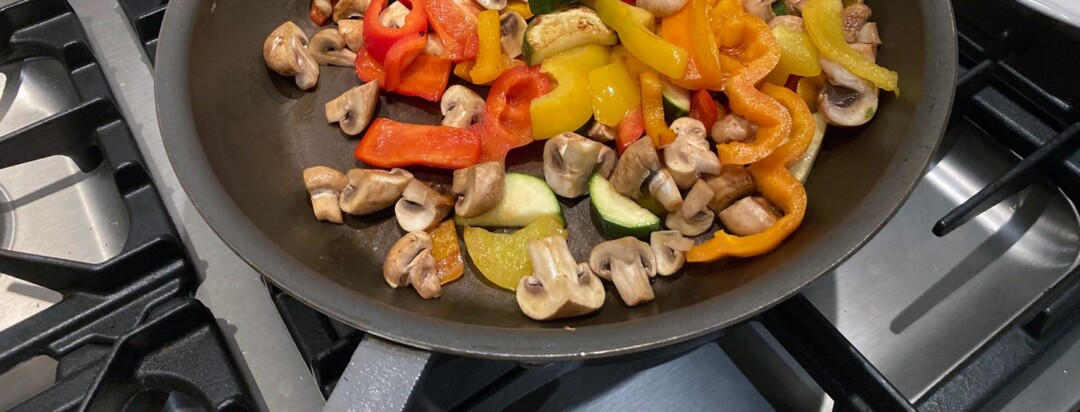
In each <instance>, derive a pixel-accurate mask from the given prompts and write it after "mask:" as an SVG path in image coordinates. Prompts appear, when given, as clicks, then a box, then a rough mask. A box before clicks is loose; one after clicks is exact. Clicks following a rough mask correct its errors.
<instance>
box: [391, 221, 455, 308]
mask: <svg viewBox="0 0 1080 412" xmlns="http://www.w3.org/2000/svg"><path fill="white" fill-rule="evenodd" d="M431 248H432V246H431V236H430V235H428V234H427V233H426V232H422V231H417V232H409V233H407V234H406V235H405V236H403V237H402V238H401V239H399V240H398V241H397V243H394V246H393V247H391V248H390V252H389V253H387V254H386V260H385V261H384V262H383V279H384V280H386V284H388V285H390V287H392V288H394V289H397V288H399V287H406V286H410V285H411V286H412V287H413V288H415V289H416V293H419V294H420V297H422V298H424V299H431V298H437V297H439V295H441V294H442V286H440V282H439V273H438V271H437V270H436V267H435V257H434V256H432V255H431Z"/></svg>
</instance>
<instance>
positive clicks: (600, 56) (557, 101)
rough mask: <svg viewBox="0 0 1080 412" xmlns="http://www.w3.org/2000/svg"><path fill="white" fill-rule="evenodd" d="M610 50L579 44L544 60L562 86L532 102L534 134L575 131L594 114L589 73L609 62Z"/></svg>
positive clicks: (543, 67)
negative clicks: (579, 45)
mask: <svg viewBox="0 0 1080 412" xmlns="http://www.w3.org/2000/svg"><path fill="white" fill-rule="evenodd" d="M609 54H610V53H609V52H608V51H607V48H605V47H602V46H600V47H590V46H588V45H586V46H581V47H575V48H573V49H570V50H567V51H564V52H562V53H559V54H556V55H554V56H551V57H549V58H547V59H545V60H544V61H543V63H540V71H541V72H542V73H546V74H548V75H550V76H551V77H554V78H555V82H556V83H558V86H556V87H555V90H552V91H551V92H550V93H548V94H545V95H543V96H540V97H539V98H537V99H536V100H533V101H532V103H531V104H530V105H529V115H530V116H531V118H532V132H533V138H534V139H537V140H540V139H547V138H549V137H551V136H555V135H557V134H559V133H565V132H572V131H574V130H577V129H579V128H581V126H584V125H585V123H587V122H588V121H589V119H590V118H592V115H593V109H592V99H591V98H590V94H589V75H588V73H589V72H590V71H592V70H593V69H595V68H597V67H598V65H601V66H602V65H605V64H607V61H608V56H609Z"/></svg>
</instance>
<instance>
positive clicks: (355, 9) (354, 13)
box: [333, 0, 371, 24]
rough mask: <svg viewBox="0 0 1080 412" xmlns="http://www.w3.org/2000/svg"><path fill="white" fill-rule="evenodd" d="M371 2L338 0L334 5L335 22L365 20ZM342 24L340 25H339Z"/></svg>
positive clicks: (366, 0)
mask: <svg viewBox="0 0 1080 412" xmlns="http://www.w3.org/2000/svg"><path fill="white" fill-rule="evenodd" d="M370 4H371V0H338V2H337V4H335V5H334V16H333V17H334V22H335V23H339V22H340V21H341V20H349V19H363V18H364V12H365V11H367V8H368V5H370ZM339 24H340V23H339Z"/></svg>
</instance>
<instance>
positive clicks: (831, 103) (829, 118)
mask: <svg viewBox="0 0 1080 412" xmlns="http://www.w3.org/2000/svg"><path fill="white" fill-rule="evenodd" d="M821 70H822V71H823V72H825V74H826V76H827V81H826V82H825V87H822V88H821V93H819V94H818V111H820V112H821V115H822V116H823V117H825V121H826V122H828V123H829V124H831V125H836V126H860V125H863V124H866V122H868V121H870V119H871V118H873V117H874V113H875V112H877V107H878V88H877V86H876V85H874V83H871V82H870V81H867V80H864V79H862V78H860V77H858V76H856V75H854V74H852V73H851V72H849V71H848V70H847V69H845V68H844V66H841V65H840V63H836V62H833V61H831V60H828V59H824V58H822V59H821Z"/></svg>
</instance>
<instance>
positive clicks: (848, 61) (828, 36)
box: [802, 0, 900, 95]
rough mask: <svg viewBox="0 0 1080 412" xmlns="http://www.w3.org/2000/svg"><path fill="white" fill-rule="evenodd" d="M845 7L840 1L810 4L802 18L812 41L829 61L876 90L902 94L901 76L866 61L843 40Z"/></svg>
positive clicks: (806, 4) (812, 2)
mask: <svg viewBox="0 0 1080 412" xmlns="http://www.w3.org/2000/svg"><path fill="white" fill-rule="evenodd" d="M843 14H844V5H843V3H841V1H840V0H810V1H807V2H806V3H805V4H804V5H803V10H802V15H803V21H804V23H805V24H806V31H807V32H809V33H810V40H813V41H814V45H816V46H817V49H818V51H820V52H821V55H822V56H824V57H825V58H826V59H829V60H832V61H834V62H837V63H840V65H841V66H844V68H845V69H848V71H850V72H851V73H852V74H854V75H856V76H859V77H861V78H863V79H866V80H869V81H870V82H873V83H874V84H875V85H877V87H879V88H882V89H885V90H888V91H891V92H896V94H897V95H899V94H900V87H899V86H898V85H897V83H898V82H899V80H900V75H899V74H898V73H896V72H894V71H892V70H889V69H886V68H884V67H881V66H879V65H877V63H874V62H871V61H870V60H867V59H866V58H865V57H863V56H862V55H861V54H859V52H856V51H855V49H852V48H851V45H849V44H848V43H847V41H846V40H844V27H843Z"/></svg>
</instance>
